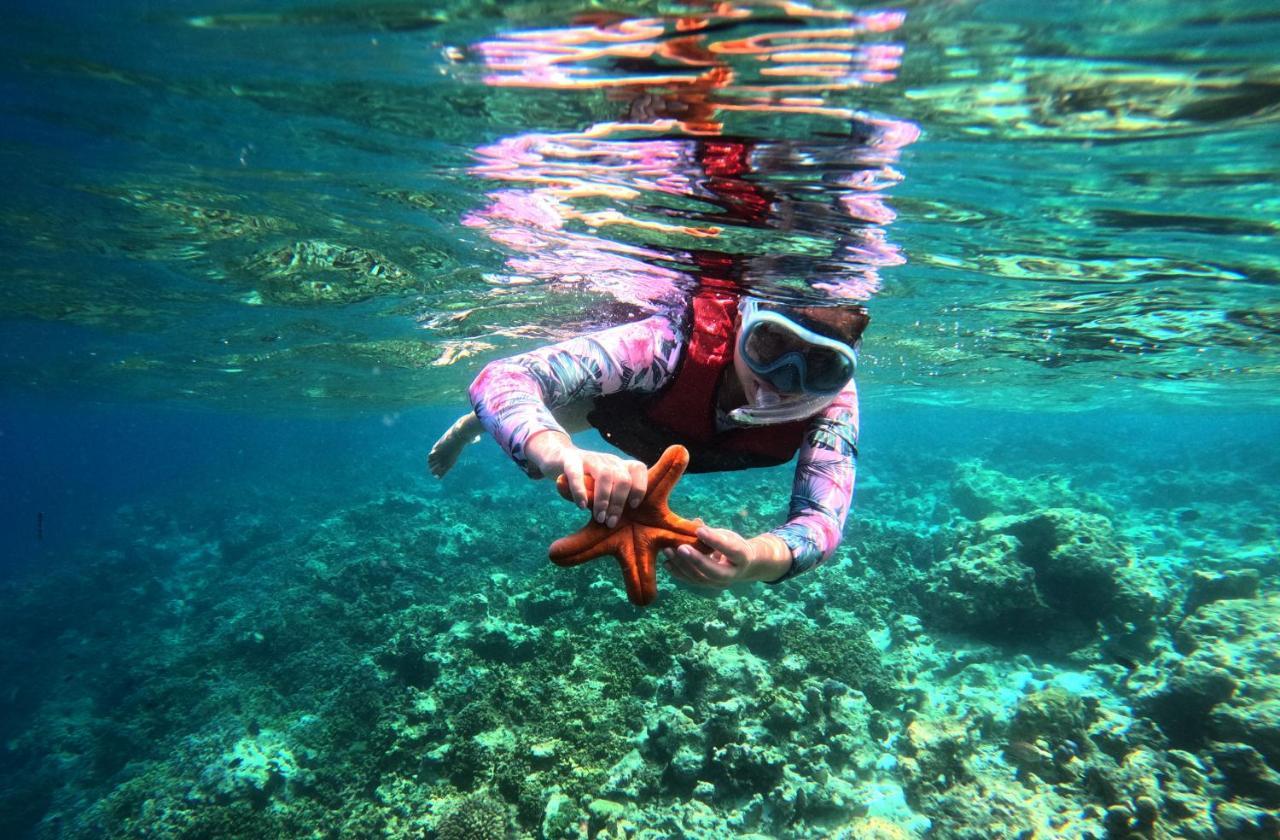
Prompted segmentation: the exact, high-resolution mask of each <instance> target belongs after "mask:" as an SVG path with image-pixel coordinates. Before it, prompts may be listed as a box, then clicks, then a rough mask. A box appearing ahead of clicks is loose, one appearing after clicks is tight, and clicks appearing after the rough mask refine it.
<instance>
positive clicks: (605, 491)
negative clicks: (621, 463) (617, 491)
mask: <svg viewBox="0 0 1280 840" xmlns="http://www.w3.org/2000/svg"><path fill="white" fill-rule="evenodd" d="M594 477H595V480H596V498H595V503H594V506H593V510H594V511H595V517H596V521H597V522H604V523H605V524H606V525H608V524H609V523H608V522H607V521H606V520H607V519H608V517H609V514H610V507H611V504H612V496H613V488H614V485H616V484H617V483H618V475H617V473H616V472H615V471H614V470H611V469H609V468H608V467H607V466H606V467H605V468H604V469H601V470H598V471H597V472H596V473H595V474H594ZM621 508H622V506H621V505H618V509H619V510H621ZM613 513H614V515H615V519H616V514H617V511H613ZM614 524H615V525H616V524H617V523H616V522H615V523H614ZM610 527H612V526H610Z"/></svg>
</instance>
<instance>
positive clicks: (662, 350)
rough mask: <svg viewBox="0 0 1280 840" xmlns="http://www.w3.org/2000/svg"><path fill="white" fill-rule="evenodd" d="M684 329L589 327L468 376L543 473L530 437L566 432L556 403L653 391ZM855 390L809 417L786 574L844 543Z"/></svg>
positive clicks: (493, 421)
mask: <svg viewBox="0 0 1280 840" xmlns="http://www.w3.org/2000/svg"><path fill="white" fill-rule="evenodd" d="M684 345H685V338H684V336H683V334H682V332H681V331H680V330H679V329H678V327H677V324H676V322H674V321H672V320H671V319H670V318H668V317H666V316H663V315H655V316H653V317H651V318H647V319H645V320H643V321H638V322H635V323H631V324H624V325H622V326H619V327H613V328H611V329H607V330H602V331H600V332H595V333H590V334H587V335H583V336H580V337H578V338H574V339H571V340H569V341H563V342H560V343H559V344H553V345H550V346H547V347H543V348H540V349H537V350H534V351H531V352H529V353H524V354H521V355H519V356H513V357H511V358H508V359H502V360H499V361H496V362H493V363H491V364H489V365H487V366H486V367H485V368H484V370H482V371H481V372H480V375H479V376H478V377H476V379H475V381H474V382H472V383H471V389H470V396H471V405H472V407H473V408H474V409H475V412H476V416H477V417H479V418H480V422H481V423H482V424H483V425H484V427H485V429H486V430H487V431H488V432H489V433H490V434H491V435H493V437H494V439H495V440H497V441H498V443H499V445H501V446H502V448H503V449H504V450H506V452H507V453H508V454H509V455H510V456H511V457H512V458H513V459H514V460H515V462H516V463H517V464H518V465H519V466H520V468H521V469H523V470H524V471H525V473H526V474H528V475H530V476H531V477H533V478H539V477H541V476H540V475H539V473H538V471H537V468H536V467H534V466H533V465H532V464H530V463H529V460H528V458H527V457H526V455H525V445H526V443H527V442H528V441H529V438H531V437H533V436H534V435H535V434H537V433H539V432H543V431H547V430H554V431H558V432H561V433H565V434H567V433H566V432H565V430H564V428H563V427H562V426H561V425H560V423H558V422H557V421H556V418H555V416H554V415H553V413H552V412H553V411H555V410H557V409H561V408H565V407H567V406H570V405H574V404H578V403H580V402H582V401H589V400H592V399H594V398H595V397H599V396H602V395H605V394H614V393H618V392H620V391H635V392H638V393H656V392H657V391H659V390H661V389H662V388H663V387H664V386H665V385H666V384H667V383H668V382H670V381H671V379H672V377H673V376H674V375H675V371H676V368H677V365H678V364H679V362H680V358H681V355H682V354H683V352H684ZM857 440H858V392H857V388H856V387H855V385H854V383H853V382H850V383H849V384H848V385H847V386H845V389H844V390H843V391H841V392H840V393H839V394H838V395H837V396H836V398H835V400H834V401H833V402H832V403H831V404H830V405H828V406H827V407H826V408H825V409H823V411H822V412H821V413H820V414H817V415H815V416H814V417H813V419H812V420H811V421H810V423H809V428H808V430H807V431H806V433H805V441H804V444H803V445H802V446H801V447H800V456H799V461H798V462H797V464H796V473H795V480H794V482H793V484H792V490H791V505H790V508H789V511H788V514H787V521H786V523H785V524H783V525H781V526H779V527H777V528H774V529H773V530H772V531H770V533H772V534H776V535H778V536H779V537H781V538H782V539H783V540H784V541H785V542H786V543H787V545H788V546H790V548H791V554H792V563H791V570H790V571H789V572H788V573H787V574H786V575H784V576H783V579H786V578H789V577H792V576H794V575H797V574H799V573H801V572H805V571H808V570H809V569H812V568H814V567H815V566H818V565H819V564H821V563H822V562H824V561H825V560H827V559H828V558H829V557H830V556H831V555H832V554H833V553H835V550H836V547H837V546H838V545H839V544H840V536H841V533H842V531H843V530H844V522H845V518H846V517H847V516H848V514H849V506H850V504H851V502H852V500H853V482H854V477H855V474H856V471H857V460H858V450H857V447H856V443H857Z"/></svg>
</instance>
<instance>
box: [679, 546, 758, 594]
mask: <svg viewBox="0 0 1280 840" xmlns="http://www.w3.org/2000/svg"><path fill="white" fill-rule="evenodd" d="M662 557H663V560H664V561H665V566H666V568H667V571H669V572H671V574H672V575H673V576H674V577H675V578H676V579H678V580H682V581H684V582H685V583H691V584H693V585H694V586H709V587H715V588H717V589H720V588H724V587H726V586H728V585H729V584H731V583H733V582H734V581H735V580H737V579H738V575H739V571H740V570H739V567H738V566H737V565H735V564H734V563H733V562H731V561H730V560H729V559H728V558H727V557H725V556H723V555H722V554H720V553H719V552H716V553H713V554H707V553H705V552H701V551H698V550H697V549H696V548H694V547H693V546H689V545H682V546H680V547H679V548H676V549H674V550H673V549H669V548H668V549H663V551H662Z"/></svg>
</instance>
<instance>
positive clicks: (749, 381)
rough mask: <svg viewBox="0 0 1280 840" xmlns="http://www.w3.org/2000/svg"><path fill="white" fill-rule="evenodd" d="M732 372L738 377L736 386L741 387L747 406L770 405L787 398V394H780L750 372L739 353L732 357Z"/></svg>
mask: <svg viewBox="0 0 1280 840" xmlns="http://www.w3.org/2000/svg"><path fill="white" fill-rule="evenodd" d="M733 372H734V373H735V374H736V375H737V377H738V384H739V385H741V386H742V393H743V394H745V395H746V398H747V404H748V405H754V406H762V405H772V404H774V403H776V402H778V401H779V400H780V399H782V398H784V397H786V396H789V395H788V394H783V393H780V392H779V391H778V389H776V388H774V387H773V386H772V385H770V384H769V383H768V382H765V381H764V380H763V379H761V378H760V377H759V376H757V375H756V374H755V373H754V372H752V370H751V368H749V367H748V366H747V363H746V362H745V361H744V360H743V358H742V354H741V353H735V354H734V355H733Z"/></svg>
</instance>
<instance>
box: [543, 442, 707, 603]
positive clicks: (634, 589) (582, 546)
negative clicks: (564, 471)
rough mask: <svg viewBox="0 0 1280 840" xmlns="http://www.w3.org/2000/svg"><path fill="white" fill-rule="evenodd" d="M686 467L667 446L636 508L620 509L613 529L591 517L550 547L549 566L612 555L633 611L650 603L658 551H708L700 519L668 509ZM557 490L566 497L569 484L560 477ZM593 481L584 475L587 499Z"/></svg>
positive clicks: (682, 455) (680, 450)
mask: <svg viewBox="0 0 1280 840" xmlns="http://www.w3.org/2000/svg"><path fill="white" fill-rule="evenodd" d="M688 466H689V450H687V449H685V448H684V447H683V446H669V447H667V451H666V452H663V453H662V457H661V458H659V459H658V463H656V464H654V465H653V466H652V467H650V468H649V485H648V489H647V491H646V492H645V495H644V499H643V500H642V501H641V502H640V504H639V506H638V507H634V508H631V507H624V508H623V510H622V514H621V515H620V516H619V517H618V526H617V527H616V528H608V527H606V526H605V525H603V524H601V523H599V522H596V521H595V520H594V519H592V520H591V521H590V522H588V523H587V524H586V525H585V526H583V527H582V529H581V530H579V531H577V532H575V533H573V534H570V535H569V536H567V537H564V538H562V539H558V540H556V541H555V542H553V543H552V544H551V562H553V563H555V564H556V565H557V566H577V565H579V564H580V563H585V562H587V561H588V560H594V559H595V558H597V557H603V556H604V555H606V554H612V555H613V556H614V557H617V558H618V564H619V565H620V566H622V580H623V582H624V583H625V584H626V586H627V597H628V598H630V599H631V603H633V604H635V605H636V606H638V607H643V606H645V605H646V604H650V603H652V602H653V599H654V598H656V597H657V595H658V578H657V573H656V565H657V558H658V552H659V551H661V550H662V549H664V548H675V547H676V546H679V545H699V546H701V547H702V550H703V551H706V550H708V549H707V546H705V545H702V543H701V542H700V541H699V540H698V537H697V536H696V531H697V530H698V528H700V527H702V524H703V523H702V520H701V519H684V518H682V517H679V516H676V515H675V514H674V513H672V512H671V508H670V507H668V498H669V497H670V496H671V491H672V490H673V489H675V486H676V482H678V481H679V480H680V476H682V475H684V471H685V468H686V467H688ZM556 489H557V490H559V491H560V495H561V496H564V497H565V498H566V499H571V498H572V495H571V494H570V493H569V483H568V482H567V481H565V478H564V476H560V478H559V479H557V480H556ZM593 491H594V482H593V481H592V479H591V476H587V495H588V496H590V495H591V494H592V492H593Z"/></svg>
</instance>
